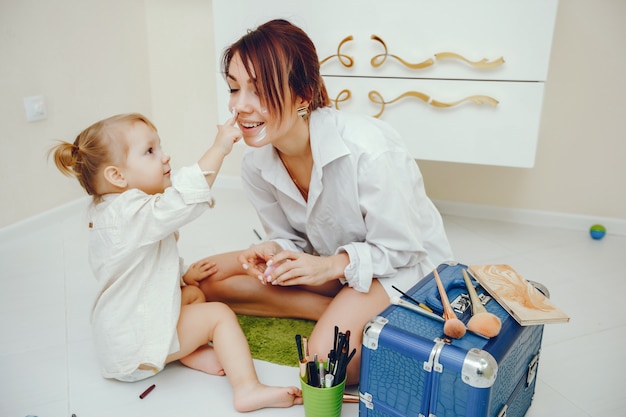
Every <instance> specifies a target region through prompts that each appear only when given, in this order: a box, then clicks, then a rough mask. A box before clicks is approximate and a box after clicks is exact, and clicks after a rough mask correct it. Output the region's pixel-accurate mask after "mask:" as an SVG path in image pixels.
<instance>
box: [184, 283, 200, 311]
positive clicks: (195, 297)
mask: <svg viewBox="0 0 626 417" xmlns="http://www.w3.org/2000/svg"><path fill="white" fill-rule="evenodd" d="M180 290H181V294H180V305H181V306H186V305H187V304H193V303H204V302H205V301H206V298H205V297H204V293H203V292H202V290H201V289H200V288H198V287H195V286H193V285H187V286H185V287H181V289H180Z"/></svg>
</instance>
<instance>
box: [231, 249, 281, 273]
mask: <svg viewBox="0 0 626 417" xmlns="http://www.w3.org/2000/svg"><path fill="white" fill-rule="evenodd" d="M280 251H282V248H281V247H280V245H278V244H277V243H275V242H263V243H259V244H258V245H253V246H251V247H250V248H249V249H247V250H244V251H243V252H242V253H241V254H240V255H239V258H238V260H239V262H240V263H241V267H242V268H243V269H245V270H246V272H247V273H248V275H250V276H253V277H255V278H259V279H262V276H263V273H264V272H265V270H266V269H267V262H268V261H269V260H270V259H272V257H273V256H274V255H276V254H277V253H278V252H280Z"/></svg>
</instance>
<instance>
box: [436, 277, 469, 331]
mask: <svg viewBox="0 0 626 417" xmlns="http://www.w3.org/2000/svg"><path fill="white" fill-rule="evenodd" d="M433 273H434V275H435V281H436V282H437V288H438V289H439V296H440V297H441V305H442V306H443V318H444V319H445V320H446V322H445V323H444V324H443V334H445V335H446V336H448V337H451V338H453V339H460V338H462V337H463V336H464V335H465V332H466V330H467V329H466V328H465V324H463V322H462V321H461V320H459V318H458V317H457V316H456V313H455V312H454V310H453V309H452V306H451V305H450V300H448V294H446V290H445V289H444V288H443V284H442V283H441V278H439V273H438V272H437V270H436V269H435V270H434V271H433Z"/></svg>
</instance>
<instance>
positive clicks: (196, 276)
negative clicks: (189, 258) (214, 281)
mask: <svg viewBox="0 0 626 417" xmlns="http://www.w3.org/2000/svg"><path fill="white" fill-rule="evenodd" d="M216 272H217V264H216V263H215V262H210V261H209V260H208V258H205V259H201V260H199V261H197V262H194V263H192V264H191V265H190V266H189V269H188V270H187V272H185V275H183V281H185V284H187V285H193V286H194V287H199V286H200V284H199V282H200V281H202V280H204V279H207V278H208V277H210V276H211V275H213V274H215V273H216Z"/></svg>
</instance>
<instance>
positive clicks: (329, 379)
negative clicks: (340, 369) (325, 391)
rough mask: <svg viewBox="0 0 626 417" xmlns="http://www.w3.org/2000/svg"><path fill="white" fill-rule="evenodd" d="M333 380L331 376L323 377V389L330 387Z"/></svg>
mask: <svg viewBox="0 0 626 417" xmlns="http://www.w3.org/2000/svg"><path fill="white" fill-rule="evenodd" d="M334 380H335V377H334V376H333V374H326V375H324V388H330V387H332V386H333V382H334Z"/></svg>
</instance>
